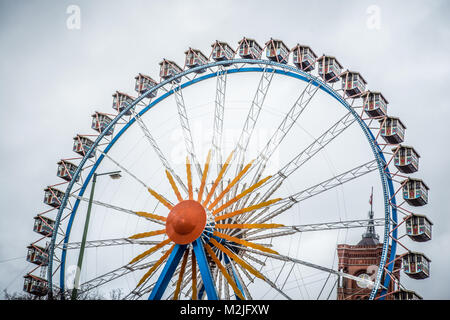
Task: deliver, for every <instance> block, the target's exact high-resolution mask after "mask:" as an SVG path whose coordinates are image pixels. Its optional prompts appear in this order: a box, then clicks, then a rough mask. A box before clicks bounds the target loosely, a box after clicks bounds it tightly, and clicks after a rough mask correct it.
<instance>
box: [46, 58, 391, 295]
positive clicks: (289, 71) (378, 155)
mask: <svg viewBox="0 0 450 320" xmlns="http://www.w3.org/2000/svg"><path fill="white" fill-rule="evenodd" d="M238 63H246V64H258V65H261V64H262V65H269V66H273V67H277V68H281V70H279V69H270V68H261V67H245V68H244V67H242V68H239V69H230V70H227V73H229V74H230V73H238V72H263V71H274V72H275V73H277V74H282V75H286V76H290V77H293V78H297V79H299V80H303V81H307V82H310V81H311V83H312V84H313V85H315V86H319V88H320V89H321V90H322V91H324V92H326V93H328V94H329V95H331V96H332V97H333V98H335V99H336V100H337V101H338V102H340V104H341V105H343V106H344V107H345V108H346V109H347V110H348V111H350V112H351V113H352V115H353V116H354V117H355V119H356V121H357V122H358V124H359V125H360V127H361V129H362V130H363V132H364V134H365V136H366V138H367V139H368V142H369V145H370V147H371V149H372V152H373V153H374V156H375V159H376V160H377V164H378V169H379V173H380V178H381V180H382V186H383V193H384V199H385V222H386V223H385V232H384V242H383V253H382V259H381V260H382V261H381V263H380V266H379V269H378V271H379V272H378V277H377V280H376V282H375V286H374V288H373V290H372V293H371V297H370V298H371V299H373V298H374V296H375V295H376V292H377V290H378V288H379V285H380V281H381V276H382V272H383V270H384V266H385V265H386V257H387V250H388V247H389V232H390V219H389V216H390V204H389V199H390V197H388V192H389V194H391V195H393V194H394V189H393V186H392V182H391V181H390V178H391V176H390V173H389V169H386V172H385V169H384V165H385V163H386V161H385V159H384V156H383V153H382V151H381V149H380V147H379V146H378V144H377V142H376V139H375V138H374V137H373V135H372V133H371V131H370V129H369V128H368V126H367V125H366V124H365V122H364V121H363V120H362V119H361V118H360V117H359V115H358V114H357V113H356V112H355V111H354V110H353V109H352V108H351V106H350V105H349V104H348V103H347V102H346V101H345V100H344V99H343V98H342V97H341V96H340V95H339V94H338V93H337V92H336V91H334V89H333V88H331V87H330V86H329V85H328V84H326V83H324V82H323V81H322V80H321V79H320V78H318V77H315V76H312V75H310V74H308V73H306V72H304V71H302V70H300V69H297V68H295V67H293V66H289V65H285V64H280V63H277V62H273V61H267V60H251V59H235V60H226V61H217V62H213V63H209V64H206V65H202V66H198V67H195V68H192V69H188V70H186V71H183V72H181V73H179V74H177V75H175V76H173V77H172V78H170V79H167V80H165V81H163V82H161V83H159V84H158V85H156V86H155V87H153V88H151V89H150V90H148V91H147V92H146V93H144V94H143V95H141V96H139V97H138V98H137V99H136V100H135V101H134V102H133V103H132V104H130V105H129V106H128V107H127V108H125V109H124V110H122V112H120V113H119V114H118V115H117V116H116V118H114V119H113V120H112V121H111V123H110V124H109V125H108V126H107V127H106V128H105V130H104V131H103V133H101V134H100V135H99V136H98V137H97V139H96V140H95V141H94V144H93V146H92V147H91V148H90V149H89V151H88V152H87V153H86V155H85V156H84V158H83V159H82V160H81V161H80V164H79V166H78V168H77V170H76V171H75V173H74V175H73V177H74V178H73V179H72V180H71V181H70V183H69V184H68V186H67V189H66V192H65V195H64V197H63V199H62V202H61V206H60V208H59V210H58V214H57V216H56V219H55V229H57V228H59V224H60V219H61V216H62V212H63V210H64V208H65V207H66V205H67V201H68V197H69V195H70V192H71V190H72V187H73V185H74V183H75V181H77V179H78V176H79V175H80V173H81V170H82V168H83V166H84V164H85V163H86V161H87V160H88V159H89V157H90V155H91V153H92V152H93V150H94V149H95V148H96V147H97V145H98V144H99V143H100V141H101V140H102V139H103V137H104V136H105V133H106V132H108V131H109V129H110V128H112V127H113V126H114V125H115V124H116V123H117V122H118V121H119V120H120V119H121V118H122V117H123V116H124V114H125V113H126V112H128V111H129V110H130V109H131V108H133V107H134V106H135V105H136V104H138V103H139V102H140V101H142V100H143V99H144V98H145V97H147V96H150V95H151V94H152V93H153V92H156V90H158V89H159V88H161V87H163V86H165V85H166V84H168V83H170V82H172V81H175V80H178V79H181V78H182V77H184V76H186V75H187V74H189V73H192V72H196V71H199V70H201V69H207V68H211V67H215V66H219V65H225V64H226V65H228V64H238ZM215 76H217V72H213V73H210V74H206V75H204V76H201V77H198V78H195V79H193V80H190V81H188V82H186V83H183V84H182V85H181V88H184V87H187V86H190V85H193V84H195V83H198V82H200V81H203V80H206V79H209V78H212V77H215ZM171 94H173V90H171V91H169V92H167V93H165V94H163V95H162V96H161V97H159V98H158V99H156V100H155V101H153V102H152V103H150V104H149V105H148V106H147V107H146V108H144V109H143V110H141V111H140V112H139V116H142V115H143V114H145V113H146V112H147V111H148V110H149V109H150V108H152V107H153V106H154V105H156V104H157V103H159V102H160V101H162V100H164V99H165V98H167V97H168V96H170V95H171ZM134 122H135V119H134V118H132V119H131V120H130V121H129V122H128V123H127V124H126V125H125V126H124V127H123V128H122V129H121V130H120V132H119V133H118V134H117V135H115V136H114V138H113V139H112V140H111V142H110V143H109V144H108V146H107V147H106V148H105V150H104V152H105V153H107V152H108V151H109V150H110V149H111V147H112V146H113V145H114V143H115V142H116V141H117V140H118V138H119V137H120V136H121V135H122V134H123V133H124V132H125V131H126V130H127V129H128V128H129V127H130V126H131V125H132V124H133V123H134ZM103 158H104V157H103V155H101V156H100V157H99V158H98V159H97V161H96V163H95V164H94V166H93V167H92V169H91V171H90V172H89V174H88V175H87V177H86V179H85V182H84V184H83V186H82V188H81V189H80V192H79V196H82V195H83V194H84V192H85V190H86V188H87V185H88V184H89V182H90V180H91V178H92V175H93V173H94V172H95V170H96V169H97V167H98V166H99V164H100V163H101V161H102V160H103ZM389 182H390V183H389ZM393 200H394V201H395V198H393ZM79 201H80V200H77V201H76V203H75V205H74V207H73V210H72V212H71V215H70V218H69V222H68V225H67V230H66V234H65V238H64V244H67V243H68V239H69V236H70V230H71V227H72V224H73V220H74V217H75V213H76V212H77V209H78V205H79ZM392 212H393V214H392V220H393V221H394V225H396V224H397V215H396V209H395V207H394V208H392ZM56 235H57V233H56V232H54V233H53V235H52V239H51V242H50V246H49V256H50V259H49V265H48V275H47V278H48V282H49V287H50V288H52V287H53V285H52V280H53V279H52V274H53V273H52V272H53V271H52V269H53V255H54V248H55V241H56ZM392 236H393V237H395V238H396V237H397V232H396V231H394V232H393V235H392ZM395 249H396V243H395V242H393V244H392V248H391V259H392V257H394V258H395V254H396V250H395ZM65 258H66V249H65V247H63V252H62V255H61V268H60V288H61V290H62V291H63V290H64V273H65V268H64V265H65ZM391 265H392V264H391ZM391 265H390V266H389V268H391ZM389 281H390V278H389V277H386V281H385V286H386V282H387V283H389ZM49 291H50V292H51V291H52V290H49Z"/></svg>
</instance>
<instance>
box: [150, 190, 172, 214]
mask: <svg viewBox="0 0 450 320" xmlns="http://www.w3.org/2000/svg"><path fill="white" fill-rule="evenodd" d="M148 192H150V194H151V195H152V196H154V197H155V198H156V199H157V200H158V201H159V202H161V203H162V204H163V205H164V206H166V207H167V208H169V210H170V209H172V208H173V206H172V205H171V204H170V203H169V201H167V200H166V199H165V198H164V197H163V196H162V195H160V194H159V193H157V192H156V191H154V190H152V189H150V188H148Z"/></svg>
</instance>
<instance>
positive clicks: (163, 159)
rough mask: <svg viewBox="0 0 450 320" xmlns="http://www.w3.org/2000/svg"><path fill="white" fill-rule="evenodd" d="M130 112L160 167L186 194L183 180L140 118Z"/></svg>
mask: <svg viewBox="0 0 450 320" xmlns="http://www.w3.org/2000/svg"><path fill="white" fill-rule="evenodd" d="M131 111H132V112H133V116H134V118H135V119H136V122H137V123H138V124H139V127H140V128H141V129H142V132H143V133H144V135H145V137H146V138H147V140H148V142H149V143H150V145H151V146H152V148H153V150H154V151H155V153H156V154H157V156H158V158H159V160H160V161H161V163H162V165H163V166H164V168H165V169H166V170H167V171H169V172H170V174H171V175H172V176H173V177H175V179H176V180H177V182H178V183H179V185H180V186H181V187H182V188H183V189H184V191H185V192H186V193H187V192H188V190H187V187H186V185H185V184H184V182H183V180H182V179H181V178H180V177H179V176H178V175H177V174H176V173H175V171H174V170H173V168H172V166H171V165H170V164H169V161H167V158H166V157H165V155H164V154H163V153H162V151H161V149H160V148H159V146H158V143H157V142H156V140H155V139H154V138H153V136H152V135H151V133H150V131H149V129H148V127H147V126H146V125H145V123H144V121H143V120H142V119H141V117H140V116H139V115H138V114H137V113H136V112H135V111H134V109H131Z"/></svg>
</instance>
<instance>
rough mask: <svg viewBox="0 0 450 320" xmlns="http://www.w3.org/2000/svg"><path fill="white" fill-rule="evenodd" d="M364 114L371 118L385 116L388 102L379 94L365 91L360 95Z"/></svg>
mask: <svg viewBox="0 0 450 320" xmlns="http://www.w3.org/2000/svg"><path fill="white" fill-rule="evenodd" d="M361 98H362V99H363V107H364V112H365V113H366V114H367V115H368V116H369V117H371V118H377V117H383V116H386V115H387V105H388V101H387V100H386V98H385V97H384V96H383V95H382V94H381V93H380V92H372V91H366V92H364V93H363V94H362V95H361Z"/></svg>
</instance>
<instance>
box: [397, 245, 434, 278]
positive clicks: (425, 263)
mask: <svg viewBox="0 0 450 320" xmlns="http://www.w3.org/2000/svg"><path fill="white" fill-rule="evenodd" d="M430 262H431V260H430V259H429V258H428V257H427V256H426V255H424V254H423V253H420V252H412V251H410V252H408V253H406V254H405V255H404V256H403V258H402V265H403V272H404V273H405V274H406V275H407V276H408V277H410V278H413V279H425V278H428V277H429V276H430Z"/></svg>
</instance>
